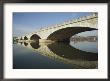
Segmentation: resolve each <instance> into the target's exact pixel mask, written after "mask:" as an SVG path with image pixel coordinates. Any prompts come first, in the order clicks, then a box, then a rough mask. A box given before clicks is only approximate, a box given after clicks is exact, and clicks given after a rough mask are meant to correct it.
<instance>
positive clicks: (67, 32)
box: [47, 27, 97, 42]
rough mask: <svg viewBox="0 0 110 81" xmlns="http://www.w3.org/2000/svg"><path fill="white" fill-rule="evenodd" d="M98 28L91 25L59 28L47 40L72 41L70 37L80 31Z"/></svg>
mask: <svg viewBox="0 0 110 81" xmlns="http://www.w3.org/2000/svg"><path fill="white" fill-rule="evenodd" d="M91 30H97V29H95V28H90V27H67V28H63V29H60V30H57V31H55V32H53V33H52V34H50V35H49V36H48V37H47V40H52V41H57V42H70V38H71V37H72V36H73V35H75V34H78V33H81V32H85V31H91Z"/></svg>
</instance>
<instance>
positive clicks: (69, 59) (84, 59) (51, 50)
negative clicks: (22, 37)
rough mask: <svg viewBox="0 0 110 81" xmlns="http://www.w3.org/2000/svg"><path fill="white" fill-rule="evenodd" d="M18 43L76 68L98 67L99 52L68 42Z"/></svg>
mask: <svg viewBox="0 0 110 81" xmlns="http://www.w3.org/2000/svg"><path fill="white" fill-rule="evenodd" d="M18 44H20V45H22V46H24V47H27V48H29V49H32V50H34V51H35V52H37V53H38V54H40V55H43V56H46V57H48V58H49V59H53V60H56V61H59V62H62V63H64V64H69V65H71V66H73V68H75V69H78V68H81V69H84V68H90V69H92V68H97V67H98V54H97V53H91V52H86V51H82V50H79V49H76V48H74V47H73V46H70V45H69V44H68V43H58V42H57V43H35V42H31V43H30V42H19V43H18ZM74 66H75V67H74ZM39 69H40V68H39ZM62 69H63V68H62ZM70 69H71V68H70Z"/></svg>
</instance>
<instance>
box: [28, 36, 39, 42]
mask: <svg viewBox="0 0 110 81" xmlns="http://www.w3.org/2000/svg"><path fill="white" fill-rule="evenodd" d="M39 39H41V38H40V37H39V36H38V35H37V34H33V35H32V36H31V37H30V40H33V41H34V42H38V41H39Z"/></svg>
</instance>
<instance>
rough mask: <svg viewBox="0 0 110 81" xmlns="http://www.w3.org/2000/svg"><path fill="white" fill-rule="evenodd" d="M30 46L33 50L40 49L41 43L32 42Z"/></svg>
mask: <svg viewBox="0 0 110 81" xmlns="http://www.w3.org/2000/svg"><path fill="white" fill-rule="evenodd" d="M30 45H31V47H32V48H33V49H38V48H39V47H40V45H39V43H37V42H31V43H30Z"/></svg>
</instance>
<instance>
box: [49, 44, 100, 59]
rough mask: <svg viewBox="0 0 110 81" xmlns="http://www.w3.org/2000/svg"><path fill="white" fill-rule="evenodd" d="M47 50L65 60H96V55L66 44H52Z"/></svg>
mask: <svg viewBox="0 0 110 81" xmlns="http://www.w3.org/2000/svg"><path fill="white" fill-rule="evenodd" d="M48 47H49V49H50V50H51V51H52V52H54V53H55V54H57V55H59V56H61V57H63V58H67V59H70V60H72V59H74V60H88V61H96V60H98V54H97V53H91V52H86V51H82V50H79V49H76V48H74V47H72V46H70V45H69V44H67V43H52V44H49V45H48Z"/></svg>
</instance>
